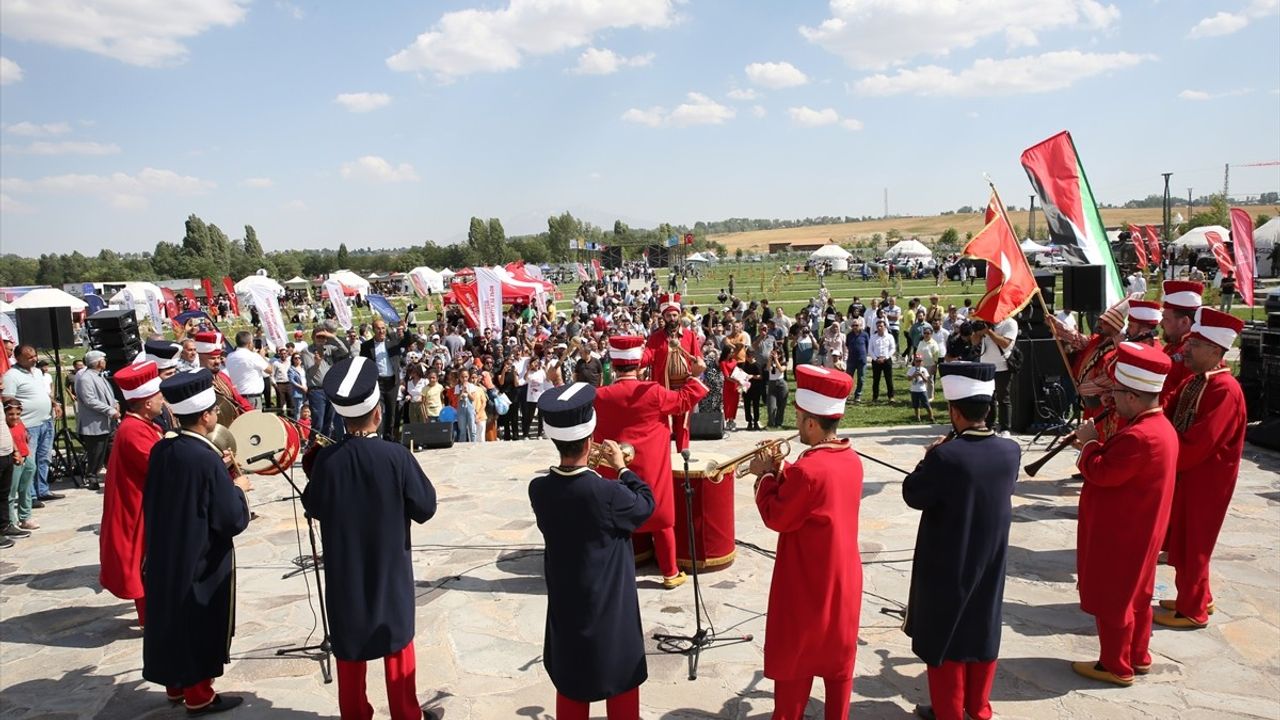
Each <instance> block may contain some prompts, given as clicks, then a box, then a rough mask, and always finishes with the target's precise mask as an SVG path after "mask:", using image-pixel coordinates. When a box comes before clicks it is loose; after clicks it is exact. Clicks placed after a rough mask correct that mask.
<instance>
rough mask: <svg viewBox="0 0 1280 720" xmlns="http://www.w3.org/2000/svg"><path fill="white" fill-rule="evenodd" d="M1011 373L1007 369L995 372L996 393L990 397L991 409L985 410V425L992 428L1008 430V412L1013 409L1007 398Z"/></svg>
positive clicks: (1011, 377)
mask: <svg viewBox="0 0 1280 720" xmlns="http://www.w3.org/2000/svg"><path fill="white" fill-rule="evenodd" d="M1012 379H1013V373H1011V372H1009V371H1008V370H1004V371H1002V372H998V373H996V394H995V396H994V397H992V398H991V400H992V402H991V409H990V410H988V411H987V427H989V428H991V429H992V430H997V429H999V430H1008V429H1009V414H1010V413H1011V412H1012V411H1013V402H1012V401H1011V400H1010V399H1009V381H1010V380H1012Z"/></svg>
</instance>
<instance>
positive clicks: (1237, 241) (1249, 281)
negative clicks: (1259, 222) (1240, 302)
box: [1231, 208, 1258, 307]
mask: <svg viewBox="0 0 1280 720" xmlns="http://www.w3.org/2000/svg"><path fill="white" fill-rule="evenodd" d="M1231 246H1232V249H1233V252H1234V254H1235V256H1236V290H1239V291H1240V297H1242V298H1244V304H1245V305H1248V306H1249V307H1253V278H1254V277H1255V276H1257V274H1258V269H1257V268H1256V267H1254V266H1255V265H1257V263H1258V256H1257V254H1256V253H1255V252H1254V244H1253V218H1250V217H1249V213H1247V212H1245V211H1244V210H1241V209H1240V208H1231Z"/></svg>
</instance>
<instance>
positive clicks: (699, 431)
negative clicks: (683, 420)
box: [689, 412, 724, 440]
mask: <svg viewBox="0 0 1280 720" xmlns="http://www.w3.org/2000/svg"><path fill="white" fill-rule="evenodd" d="M723 437H724V413H722V412H706V413H692V414H690V415H689V439H690V440H719V439H721V438H723Z"/></svg>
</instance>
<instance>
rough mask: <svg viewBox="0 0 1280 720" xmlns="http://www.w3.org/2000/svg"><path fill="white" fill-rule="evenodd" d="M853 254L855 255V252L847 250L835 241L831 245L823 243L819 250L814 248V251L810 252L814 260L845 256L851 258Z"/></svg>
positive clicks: (843, 257) (842, 257) (810, 257)
mask: <svg viewBox="0 0 1280 720" xmlns="http://www.w3.org/2000/svg"><path fill="white" fill-rule="evenodd" d="M852 256H853V253H851V252H849V251H848V250H845V249H844V248H842V247H840V246H839V245H836V244H835V243H831V244H829V245H823V246H822V247H820V248H818V249H817V250H814V251H813V252H812V253H810V254H809V259H810V260H812V259H815V258H816V259H818V260H832V259H840V260H843V259H845V258H849V257H852Z"/></svg>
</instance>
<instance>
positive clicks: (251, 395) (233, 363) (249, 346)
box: [226, 330, 271, 410]
mask: <svg viewBox="0 0 1280 720" xmlns="http://www.w3.org/2000/svg"><path fill="white" fill-rule="evenodd" d="M263 352H265V351H258V350H254V349H253V333H250V332H249V331H248V330H241V331H240V332H238V333H236V349H235V350H232V351H231V354H230V355H228V356H227V360H226V370H227V376H228V377H230V378H231V384H232V385H235V386H236V391H237V392H239V393H240V394H241V395H243V396H244V399H245V400H248V401H249V404H251V405H253V407H254V409H255V410H261V409H262V390H263V388H264V387H265V379H266V377H267V376H268V375H270V374H271V363H269V362H267V359H266V358H265V357H263V355H262V353H263Z"/></svg>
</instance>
